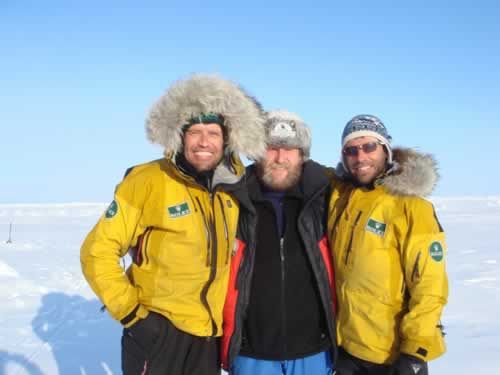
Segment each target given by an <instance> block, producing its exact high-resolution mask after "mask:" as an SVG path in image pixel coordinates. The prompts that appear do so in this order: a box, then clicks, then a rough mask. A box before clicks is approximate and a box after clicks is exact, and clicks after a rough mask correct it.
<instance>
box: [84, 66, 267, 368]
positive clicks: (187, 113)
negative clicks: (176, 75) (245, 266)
mask: <svg viewBox="0 0 500 375" xmlns="http://www.w3.org/2000/svg"><path fill="white" fill-rule="evenodd" d="M263 123H264V120H263V117H262V110H261V106H260V105H259V104H258V103H257V102H256V100H255V99H254V98H252V97H250V96H249V95H248V94H246V93H245V92H244V91H243V90H242V89H241V88H240V87H238V86H237V85H236V84H234V83H233V82H230V81H227V80H225V79H222V78H220V77H217V76H213V75H194V76H192V77H190V78H189V79H186V80H181V81H178V82H176V83H174V84H173V85H172V86H171V87H170V89H169V90H168V91H167V92H166V93H165V95H163V96H162V97H161V98H160V99H159V100H158V102H157V103H156V104H155V105H154V106H153V108H152V110H151V113H150V115H149V118H148V120H147V124H146V130H147V134H148V137H149V139H150V140H151V141H152V142H154V143H159V144H160V145H162V146H163V147H164V149H165V157H164V158H162V159H159V160H155V161H152V162H149V163H145V164H142V165H139V166H136V167H133V168H131V169H129V170H128V171H127V173H126V175H125V177H124V179H123V181H122V182H121V183H120V184H119V185H118V186H117V188H116V190H115V194H114V200H113V202H112V203H111V204H110V206H109V208H108V209H107V211H106V212H105V213H104V214H103V216H102V217H101V218H100V220H99V222H98V223H97V225H96V226H95V227H94V229H93V230H92V231H91V232H90V233H89V235H88V236H87V238H86V239H85V242H84V243H83V246H82V249H81V263H82V270H83V273H84V275H85V277H86V279H87V281H88V282H89V284H90V286H91V287H92V289H93V290H94V292H95V293H96V294H97V296H98V297H99V298H100V299H101V301H102V302H103V303H104V305H105V306H106V309H107V310H108V312H109V313H110V314H111V316H112V317H113V318H114V319H116V320H118V321H120V322H121V324H122V325H123V326H124V331H123V336H122V370H123V373H124V374H169V375H177V374H179V375H180V374H191V375H196V374H199V375H202V374H203V375H211V374H219V373H220V365H219V361H218V358H219V356H218V341H219V340H218V339H216V338H217V337H219V336H221V334H222V309H223V305H224V300H225V296H226V292H227V285H228V277H229V269H230V257H231V253H232V250H233V248H232V245H233V240H234V237H235V232H236V227H237V222H238V209H239V207H238V203H237V201H236V200H235V199H234V198H233V196H232V195H231V191H232V190H233V189H236V188H237V187H238V184H239V183H240V179H241V177H242V174H243V173H244V167H243V165H242V163H241V161H240V159H239V157H238V153H242V154H245V155H246V156H247V157H249V158H253V159H255V158H259V157H261V156H262V155H263V154H264V152H265V147H266V145H265V131H264V127H263ZM127 253H130V255H131V257H132V260H133V262H132V265H131V267H130V268H129V269H128V270H127V272H124V270H123V269H122V268H121V267H120V264H119V260H120V258H121V257H123V256H125V255H126V254H127Z"/></svg>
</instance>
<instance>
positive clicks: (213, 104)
mask: <svg viewBox="0 0 500 375" xmlns="http://www.w3.org/2000/svg"><path fill="white" fill-rule="evenodd" d="M202 113H203V114H208V113H216V114H221V115H222V116H223V117H224V126H225V127H226V129H227V132H228V149H229V151H230V152H235V153H237V154H240V153H241V154H243V155H245V156H247V157H248V158H249V159H254V160H256V159H259V158H261V157H263V155H264V153H265V149H266V142H265V131H264V118H263V113H262V107H261V105H260V104H259V103H258V102H257V100H256V99H255V98H253V97H251V96H250V95H248V94H247V93H246V92H245V91H244V90H243V89H242V88H240V87H238V86H237V85H236V84H235V83H233V82H231V81H228V80H225V79H223V78H220V77H219V76H216V75H193V76H192V77H190V78H189V79H186V80H181V81H178V82H176V83H174V84H173V85H172V86H171V87H170V88H169V90H168V91H167V92H166V93H165V94H164V95H163V96H162V97H160V99H159V100H158V101H157V102H156V103H155V104H154V105H153V107H152V109H151V111H150V114H149V117H148V119H147V120H146V132H147V136H148V139H149V140H150V141H151V142H153V143H157V144H160V145H162V146H163V147H164V149H165V153H166V154H170V153H173V154H175V153H177V152H179V151H181V150H182V127H183V126H184V125H185V124H186V123H187V122H188V120H189V119H190V118H192V117H194V116H198V115H200V114H202Z"/></svg>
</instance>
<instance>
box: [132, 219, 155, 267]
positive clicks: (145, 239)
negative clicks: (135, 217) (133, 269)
mask: <svg viewBox="0 0 500 375" xmlns="http://www.w3.org/2000/svg"><path fill="white" fill-rule="evenodd" d="M152 231H153V228H152V227H148V228H146V230H145V231H144V233H143V234H141V235H140V236H139V238H138V239H137V245H136V247H135V248H133V250H134V256H133V261H134V263H135V264H136V265H138V266H139V267H140V266H142V264H143V263H145V264H146V265H147V264H148V263H149V254H148V245H149V238H150V237H151V232H152Z"/></svg>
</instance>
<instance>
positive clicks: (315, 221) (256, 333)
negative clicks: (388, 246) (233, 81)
mask: <svg viewBox="0 0 500 375" xmlns="http://www.w3.org/2000/svg"><path fill="white" fill-rule="evenodd" d="M265 128H266V134H267V139H266V141H267V151H266V156H265V158H264V159H262V160H258V161H257V162H256V163H255V164H253V165H251V166H249V167H248V168H247V172H246V189H245V190H241V191H238V192H236V193H235V197H236V199H237V200H238V202H239V204H240V216H239V221H238V232H237V241H236V244H235V247H234V250H233V257H232V264H231V273H230V281H229V290H228V294H227V297H226V303H225V307H224V323H223V340H222V348H221V349H222V350H221V352H222V363H223V367H224V368H225V369H226V370H227V371H229V373H230V374H232V375H259V374H262V375H263V374H265V375H274V374H276V375H306V374H331V373H332V360H333V359H334V357H335V352H336V349H335V348H336V344H335V318H334V311H335V309H334V303H333V301H334V295H333V293H334V290H335V288H334V287H333V272H332V267H331V260H330V257H331V253H330V250H329V248H328V243H327V240H326V238H327V237H326V214H327V198H328V196H329V183H330V182H329V181H330V179H329V176H328V172H327V169H326V168H325V167H323V166H322V165H320V164H318V163H316V162H314V161H312V160H309V152H310V148H311V133H310V130H309V128H308V127H307V125H306V124H305V123H304V121H303V120H302V119H301V118H300V117H298V116H297V115H295V114H293V113H290V112H287V111H273V112H269V113H268V114H267V119H266V123H265Z"/></svg>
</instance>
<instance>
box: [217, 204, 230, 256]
mask: <svg viewBox="0 0 500 375" xmlns="http://www.w3.org/2000/svg"><path fill="white" fill-rule="evenodd" d="M217 199H218V201H219V204H220V210H221V211H222V221H223V222H224V236H225V237H226V249H227V251H226V262H225V264H226V265H227V263H228V262H229V253H230V251H231V250H230V249H229V230H228V228H227V221H226V213H225V212H224V203H223V202H222V198H221V197H220V195H218V196H217Z"/></svg>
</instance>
